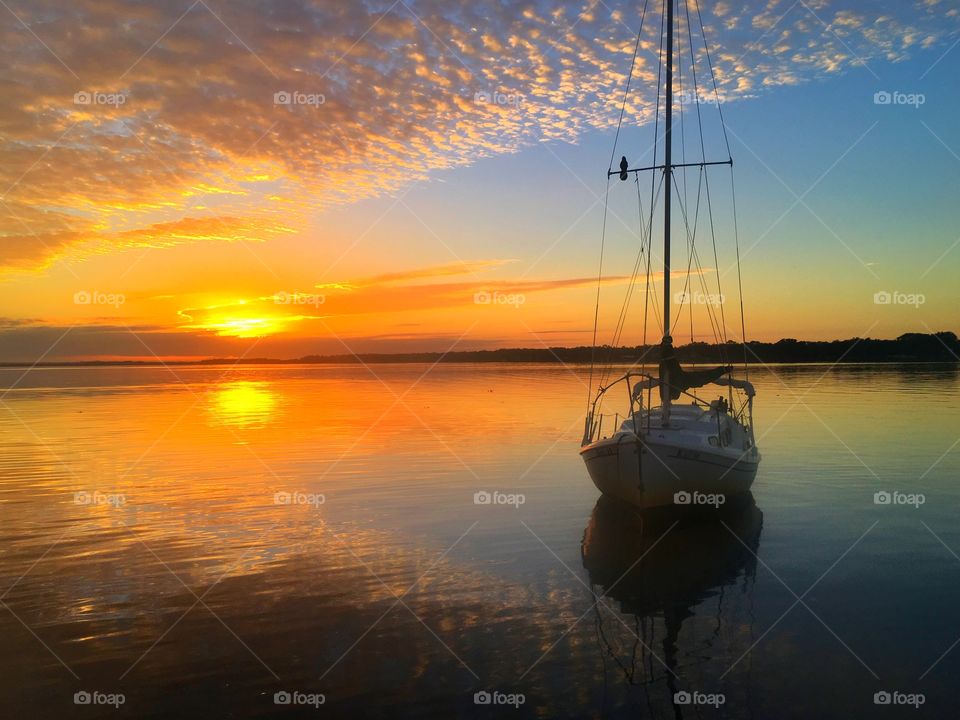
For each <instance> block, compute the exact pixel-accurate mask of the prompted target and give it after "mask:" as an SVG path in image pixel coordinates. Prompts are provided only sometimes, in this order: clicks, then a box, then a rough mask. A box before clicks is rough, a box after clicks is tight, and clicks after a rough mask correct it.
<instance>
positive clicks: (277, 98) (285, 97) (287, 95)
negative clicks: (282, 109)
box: [273, 90, 327, 107]
mask: <svg viewBox="0 0 960 720" xmlns="http://www.w3.org/2000/svg"><path fill="white" fill-rule="evenodd" d="M325 102H327V98H326V96H325V95H324V94H323V93H305V92H300V91H298V90H278V91H277V92H275V93H274V94H273V104H274V105H286V106H294V105H305V106H307V107H320V106H321V105H323V104H324V103H325Z"/></svg>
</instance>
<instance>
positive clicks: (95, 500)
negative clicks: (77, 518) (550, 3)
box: [73, 490, 127, 508]
mask: <svg viewBox="0 0 960 720" xmlns="http://www.w3.org/2000/svg"><path fill="white" fill-rule="evenodd" d="M73 504H74V505H109V506H111V507H115V508H117V507H120V506H121V505H126V504H127V497H126V495H123V494H122V493H102V492H100V491H99V490H94V491H93V492H87V491H86V490H81V491H79V492H75V493H74V494H73Z"/></svg>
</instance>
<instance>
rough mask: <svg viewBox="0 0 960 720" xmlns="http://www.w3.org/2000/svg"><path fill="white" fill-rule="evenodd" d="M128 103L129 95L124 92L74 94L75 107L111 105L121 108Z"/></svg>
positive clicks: (88, 91)
mask: <svg viewBox="0 0 960 720" xmlns="http://www.w3.org/2000/svg"><path fill="white" fill-rule="evenodd" d="M126 102H127V94H126V93H122V92H98V91H96V90H81V91H79V92H75V93H74V94H73V104H74V105H109V106H113V107H120V106H121V105H123V104H124V103H126Z"/></svg>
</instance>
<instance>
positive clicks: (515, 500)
mask: <svg viewBox="0 0 960 720" xmlns="http://www.w3.org/2000/svg"><path fill="white" fill-rule="evenodd" d="M526 501H527V496H526V495H524V494H523V493H504V492H500V491H499V490H494V491H493V492H487V491H486V490H479V491H478V492H475V493H474V494H473V504H474V505H513V507H514V508H519V507H520V506H521V505H523V504H524V503H525V502H526Z"/></svg>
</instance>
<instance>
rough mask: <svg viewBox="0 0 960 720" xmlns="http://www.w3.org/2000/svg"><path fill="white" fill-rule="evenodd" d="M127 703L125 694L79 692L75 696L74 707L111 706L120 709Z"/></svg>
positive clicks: (95, 691)
mask: <svg viewBox="0 0 960 720" xmlns="http://www.w3.org/2000/svg"><path fill="white" fill-rule="evenodd" d="M125 702H127V697H126V696H125V695H124V694H123V693H105V692H100V691H99V690H79V691H78V692H75V693H74V694H73V704H74V705H110V706H112V707H114V708H119V707H120V706H121V705H123V704H124V703H125Z"/></svg>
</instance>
